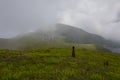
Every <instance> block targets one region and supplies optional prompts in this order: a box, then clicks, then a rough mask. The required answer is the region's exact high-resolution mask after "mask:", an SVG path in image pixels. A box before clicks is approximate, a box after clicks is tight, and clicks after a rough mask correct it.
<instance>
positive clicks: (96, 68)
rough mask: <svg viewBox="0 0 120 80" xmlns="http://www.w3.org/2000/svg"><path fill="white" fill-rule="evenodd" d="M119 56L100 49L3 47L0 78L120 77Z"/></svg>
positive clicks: (113, 79)
mask: <svg viewBox="0 0 120 80" xmlns="http://www.w3.org/2000/svg"><path fill="white" fill-rule="evenodd" d="M119 61H120V55H119V54H113V53H110V52H103V51H102V52H101V51H97V50H86V49H76V58H72V57H71V48H41V49H29V50H24V51H18V50H0V80H120V62H119Z"/></svg>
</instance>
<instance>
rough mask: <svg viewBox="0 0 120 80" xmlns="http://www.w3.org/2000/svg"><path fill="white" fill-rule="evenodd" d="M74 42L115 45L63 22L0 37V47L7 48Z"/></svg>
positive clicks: (69, 44) (68, 45)
mask: <svg viewBox="0 0 120 80" xmlns="http://www.w3.org/2000/svg"><path fill="white" fill-rule="evenodd" d="M76 44H95V47H96V45H97V47H99V48H100V46H101V45H102V46H103V45H107V46H113V45H114V46H116V44H114V43H113V42H111V41H108V40H106V39H104V38H103V37H101V36H98V35H95V34H91V33H88V32H86V31H84V30H82V29H80V28H76V27H73V26H69V25H65V24H56V25H55V29H54V30H53V29H52V28H50V29H49V30H42V29H41V30H37V31H35V32H31V33H27V34H24V35H20V36H17V37H15V38H12V39H0V45H1V46H0V48H7V49H26V48H40V47H48V46H49V47H61V46H62V47H66V46H67V47H70V46H72V45H76ZM92 46H93V45H92ZM80 47H81V46H80Z"/></svg>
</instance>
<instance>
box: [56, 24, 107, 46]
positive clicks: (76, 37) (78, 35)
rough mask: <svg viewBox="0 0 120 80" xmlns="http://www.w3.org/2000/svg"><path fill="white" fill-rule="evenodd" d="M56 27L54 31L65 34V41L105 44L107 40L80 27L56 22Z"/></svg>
mask: <svg viewBox="0 0 120 80" xmlns="http://www.w3.org/2000/svg"><path fill="white" fill-rule="evenodd" d="M56 27H57V30H56V32H57V33H58V34H60V35H62V36H65V39H66V41H67V42H73V43H94V44H105V43H106V42H107V40H106V39H104V38H103V37H101V36H98V35H95V34H91V33H88V32H86V31H84V30H82V29H80V28H76V27H72V26H69V25H64V24H57V25H56Z"/></svg>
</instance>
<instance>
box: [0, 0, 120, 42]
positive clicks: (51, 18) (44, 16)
mask: <svg viewBox="0 0 120 80" xmlns="http://www.w3.org/2000/svg"><path fill="white" fill-rule="evenodd" d="M58 22H59V23H65V24H69V25H74V26H77V27H79V28H82V29H84V30H86V31H88V32H91V33H95V34H99V35H102V36H103V37H105V38H108V39H114V40H120V0H0V37H6V38H7V37H14V36H16V35H18V34H21V33H26V32H31V31H34V30H37V29H40V28H43V27H46V26H50V25H53V24H55V23H58Z"/></svg>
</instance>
